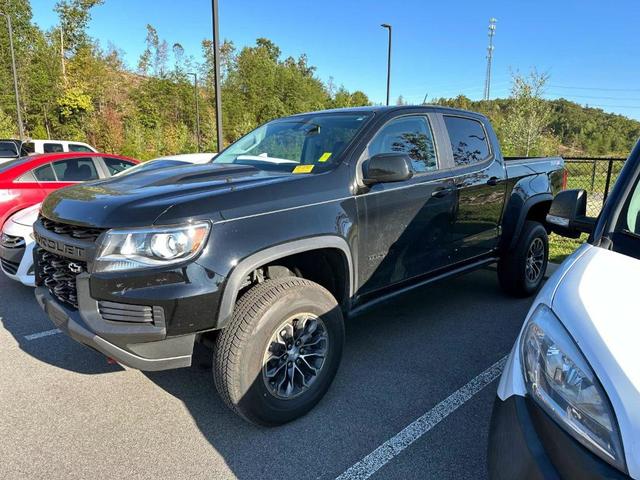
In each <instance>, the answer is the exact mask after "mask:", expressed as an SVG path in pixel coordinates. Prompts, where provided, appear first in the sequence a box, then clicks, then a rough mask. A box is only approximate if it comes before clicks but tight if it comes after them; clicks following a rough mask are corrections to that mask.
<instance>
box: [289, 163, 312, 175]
mask: <svg viewBox="0 0 640 480" xmlns="http://www.w3.org/2000/svg"><path fill="white" fill-rule="evenodd" d="M312 170H313V165H298V166H297V167H296V168H294V169H293V173H311V171H312Z"/></svg>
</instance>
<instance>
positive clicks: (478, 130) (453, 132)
mask: <svg viewBox="0 0 640 480" xmlns="http://www.w3.org/2000/svg"><path fill="white" fill-rule="evenodd" d="M444 123H445V125H446V126H447V131H448V132H449V139H450V140H451V149H452V150H453V161H454V163H455V166H456V167H466V166H469V165H474V164H476V163H480V162H483V161H485V160H486V159H488V158H489V155H490V153H491V152H490V149H489V141H488V139H487V134H486V132H485V130H484V127H483V126H482V124H481V123H480V122H478V121H477V120H473V119H471V118H465V117H453V116H449V115H445V116H444Z"/></svg>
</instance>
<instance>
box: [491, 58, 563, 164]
mask: <svg viewBox="0 0 640 480" xmlns="http://www.w3.org/2000/svg"><path fill="white" fill-rule="evenodd" d="M548 80H549V75H547V74H544V73H538V72H537V71H536V70H532V71H531V73H529V75H527V76H523V75H520V74H519V73H514V74H513V78H512V87H511V100H512V101H511V102H510V103H509V106H508V107H507V111H506V114H505V118H504V124H503V126H502V131H503V135H504V140H503V142H504V145H503V149H504V150H505V151H506V152H507V153H508V154H517V155H525V156H527V157H528V156H530V155H531V154H533V153H539V152H540V150H541V146H542V143H543V139H544V137H545V135H546V134H548V133H549V123H550V121H551V112H552V110H551V107H550V105H549V104H548V102H545V101H544V99H543V95H544V89H545V86H546V84H547V82H548Z"/></svg>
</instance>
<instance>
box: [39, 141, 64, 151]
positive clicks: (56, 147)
mask: <svg viewBox="0 0 640 480" xmlns="http://www.w3.org/2000/svg"><path fill="white" fill-rule="evenodd" d="M42 148H43V151H44V153H60V152H64V149H63V148H62V144H61V143H45V144H44V145H43V147H42Z"/></svg>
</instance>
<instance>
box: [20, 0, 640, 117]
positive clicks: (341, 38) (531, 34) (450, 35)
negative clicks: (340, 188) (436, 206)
mask: <svg viewBox="0 0 640 480" xmlns="http://www.w3.org/2000/svg"><path fill="white" fill-rule="evenodd" d="M31 4H32V7H33V14H34V19H35V21H36V23H38V24H39V25H40V26H42V27H44V28H49V27H51V26H53V25H55V24H56V23H57V17H56V15H55V12H53V5H54V4H55V0H31ZM219 4H220V31H221V36H222V37H223V38H225V39H229V40H232V41H233V42H234V43H235V44H236V46H238V47H242V46H245V45H250V44H253V43H254V41H255V39H256V38H257V37H267V38H270V39H271V40H273V41H274V42H275V43H276V44H277V45H278V46H279V47H280V48H281V49H282V52H283V54H284V55H285V56H288V55H293V56H298V55H299V54H301V53H306V54H307V55H308V57H309V61H310V63H311V64H312V65H315V66H317V74H318V75H319V76H320V78H322V79H323V80H327V79H328V78H329V77H333V78H334V81H335V83H336V84H338V85H340V84H343V85H344V86H345V87H347V88H348V89H350V90H355V89H360V90H363V91H364V92H365V93H367V94H368V95H369V97H370V98H371V99H372V100H373V101H374V102H383V101H384V98H385V88H386V83H385V82H386V45H387V34H386V31H385V30H383V29H382V28H381V27H380V24H381V23H390V24H392V25H393V28H394V37H393V40H394V42H393V43H394V45H393V62H392V84H391V97H392V101H395V99H396V98H397V97H398V96H399V95H402V96H404V97H405V99H407V100H408V101H409V102H410V103H420V102H422V99H423V98H424V96H425V94H427V95H428V97H429V98H433V97H439V96H455V95H457V94H459V93H463V94H465V95H467V96H469V97H471V98H473V99H478V98H481V97H482V91H483V85H484V75H485V68H486V45H487V25H488V20H489V18H490V17H496V18H497V19H498V24H497V32H496V36H495V56H494V67H493V86H494V87H493V88H492V97H504V96H508V93H509V86H510V81H509V80H510V72H511V71H513V70H519V71H520V72H528V71H529V70H530V69H531V68H532V67H536V68H537V69H538V70H539V71H544V72H548V73H549V74H550V75H551V79H550V82H549V84H550V86H549V88H548V90H547V96H548V97H549V98H556V97H561V96H563V97H565V98H568V99H570V100H574V101H576V102H578V103H581V104H589V105H593V106H601V107H602V108H603V109H604V110H606V111H611V112H616V113H621V114H624V115H627V116H630V117H634V118H638V119H640V61H639V59H640V57H639V55H638V46H639V42H638V37H639V35H638V25H639V23H640V22H639V20H640V2H639V1H638V0H616V1H611V0H610V1H608V2H605V1H594V0H582V1H578V0H554V1H552V0H537V1H531V0H495V1H494V0H485V1H477V0H476V1H468V0H458V1H451V0H449V1H442V0H437V1H433V0H432V1H427V0H397V1H388V0H387V1H384V0H375V1H374V0H369V1H365V0H351V1H350V0H341V1H337V0H323V1H321V2H304V1H300V0H297V1H293V0H271V1H268V0H219ZM210 8H211V2H210V1H209V0H179V1H176V0H106V1H105V4H104V5H102V6H100V7H97V8H96V9H95V10H94V11H93V19H92V21H91V24H90V28H89V32H90V34H91V35H92V36H94V37H96V38H98V39H99V40H100V42H101V43H102V44H103V45H105V46H106V45H107V44H108V43H112V44H114V45H116V46H117V47H118V48H120V49H122V50H124V51H125V52H126V57H125V58H126V60H127V62H128V63H129V64H130V65H131V66H135V64H136V62H137V58H138V56H139V55H140V53H141V52H142V50H143V49H144V39H145V35H146V33H145V25H146V24H147V23H150V24H152V25H154V26H155V27H156V28H157V29H158V32H159V34H160V36H161V37H162V38H164V39H166V40H167V42H168V43H169V44H170V45H171V44H173V43H175V42H180V43H181V44H182V45H183V46H184V47H185V50H186V53H187V54H188V55H193V56H195V57H197V56H199V55H200V41H201V40H202V39H203V38H209V37H210V36H211V11H210Z"/></svg>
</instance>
